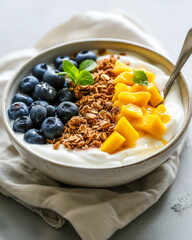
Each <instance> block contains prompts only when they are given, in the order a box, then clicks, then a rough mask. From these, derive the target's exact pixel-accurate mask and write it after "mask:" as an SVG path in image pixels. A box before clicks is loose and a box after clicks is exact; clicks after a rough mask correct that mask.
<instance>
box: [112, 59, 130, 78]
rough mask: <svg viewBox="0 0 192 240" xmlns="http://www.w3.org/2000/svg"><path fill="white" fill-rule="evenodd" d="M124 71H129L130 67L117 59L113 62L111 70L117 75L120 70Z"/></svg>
mask: <svg viewBox="0 0 192 240" xmlns="http://www.w3.org/2000/svg"><path fill="white" fill-rule="evenodd" d="M125 71H130V67H129V66H128V65H127V64H125V63H124V62H122V61H120V60H117V61H116V62H115V65H114V67H113V72H114V73H115V74H116V75H118V74H120V73H121V72H125Z"/></svg>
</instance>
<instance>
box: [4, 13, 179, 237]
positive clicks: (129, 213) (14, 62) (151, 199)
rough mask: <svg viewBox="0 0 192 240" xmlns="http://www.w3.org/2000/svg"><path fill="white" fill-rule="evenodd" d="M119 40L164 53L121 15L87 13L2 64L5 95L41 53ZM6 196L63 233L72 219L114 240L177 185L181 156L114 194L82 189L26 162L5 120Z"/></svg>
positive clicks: (85, 233) (89, 232)
mask: <svg viewBox="0 0 192 240" xmlns="http://www.w3.org/2000/svg"><path fill="white" fill-rule="evenodd" d="M91 37H116V38H121V39H127V40H132V41H135V42H138V43H141V44H144V45H147V46H150V47H152V48H154V49H157V50H158V51H161V52H163V53H164V51H163V50H162V49H161V46H160V45H159V43H158V42H157V41H156V40H154V39H153V38H152V37H151V36H150V35H148V34H147V33H146V32H145V31H144V30H143V29H142V28H141V27H140V26H138V24H137V23H135V22H134V21H133V20H131V19H129V18H128V17H127V16H126V15H124V14H121V13H106V12H105V13H102V12H86V13H84V14H82V13H81V14H79V15H76V16H74V17H73V18H71V19H70V20H68V21H67V22H66V23H64V24H62V25H60V26H59V27H57V28H55V29H53V30H51V31H50V32H49V33H48V34H47V35H45V36H44V37H43V38H42V39H41V40H40V41H39V42H38V43H36V45H35V47H34V48H31V49H23V50H20V51H17V52H14V53H11V54H9V55H7V56H6V57H3V58H1V59H0V93H1V94H2V92H3V88H4V85H5V83H6V82H7V81H8V80H9V79H10V78H11V77H12V75H13V74H14V73H15V71H16V70H17V69H18V68H19V67H20V66H21V65H22V64H23V63H24V62H25V61H26V60H27V59H29V58H30V57H32V56H34V55H35V54H37V53H38V52H39V51H41V50H43V49H45V48H47V47H50V46H53V45H55V44H58V43H62V42H65V41H69V40H74V39H81V38H91ZM0 120H1V121H0V142H1V144H0V192H1V193H3V194H5V195H6V196H9V197H11V198H13V199H15V200H16V201H18V202H20V203H21V204H23V205H24V206H26V207H28V208H29V209H31V210H32V211H34V212H36V213H38V214H39V215H40V216H41V217H42V218H43V219H44V220H45V221H46V222H47V223H48V224H50V225H51V226H53V227H55V228H60V227H62V226H63V224H64V223H65V220H68V221H69V222H70V223H71V224H72V225H73V227H74V228H75V229H76V231H77V232H78V234H79V235H80V237H81V238H82V239H85V240H103V239H108V238H109V237H110V236H111V235H112V234H113V233H114V232H115V231H116V230H117V229H120V228H122V227H124V226H125V225H127V224H128V223H129V222H130V221H132V220H133V219H135V218H136V217H137V216H138V215H139V214H141V213H143V212H144V211H145V210H146V209H147V208H149V207H150V206H151V205H152V204H154V203H155V202H156V201H157V200H158V199H159V197H160V196H161V195H162V193H163V192H164V191H165V190H166V189H167V188H168V187H169V186H170V184H171V183H172V182H173V180H174V178H175V176H176V173H177V168H178V164H179V153H180V151H181V148H182V147H181V146H180V147H179V149H177V151H176V152H175V153H174V154H173V155H172V156H171V157H170V158H169V159H168V160H167V161H166V162H165V163H164V164H162V165H161V166H160V167H159V168H158V169H156V170H155V171H153V172H152V173H150V174H148V175H147V176H145V177H143V178H141V179H139V180H137V181H134V182H132V183H128V184H125V185H123V186H120V187H115V188H111V189H91V188H88V189H87V188H78V187H71V186H67V185H64V184H60V183H58V182H56V181H55V180H52V179H50V178H48V177H46V176H45V175H43V174H42V173H41V172H39V171H38V170H37V169H35V168H34V167H33V166H31V165H30V164H28V163H26V162H25V161H24V160H22V159H21V156H20V155H19V154H18V153H17V151H16V150H15V148H14V147H13V145H12V144H11V142H10V140H9V139H8V136H7V134H6V132H5V130H4V128H3V126H2V119H0Z"/></svg>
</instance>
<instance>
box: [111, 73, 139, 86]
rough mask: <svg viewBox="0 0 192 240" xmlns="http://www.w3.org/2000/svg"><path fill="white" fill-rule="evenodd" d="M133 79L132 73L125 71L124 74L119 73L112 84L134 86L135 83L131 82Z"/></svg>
mask: <svg viewBox="0 0 192 240" xmlns="http://www.w3.org/2000/svg"><path fill="white" fill-rule="evenodd" d="M132 79H133V71H131V72H129V71H126V72H122V73H120V74H119V75H118V76H117V77H116V78H115V80H114V83H115V84H117V83H124V84H127V85H130V86H132V85H134V84H135V83H134V82H133V81H132Z"/></svg>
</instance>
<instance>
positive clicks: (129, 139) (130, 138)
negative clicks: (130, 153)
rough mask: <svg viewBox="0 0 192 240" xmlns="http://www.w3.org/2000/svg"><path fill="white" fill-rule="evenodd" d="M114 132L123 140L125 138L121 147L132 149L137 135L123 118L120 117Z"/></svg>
mask: <svg viewBox="0 0 192 240" xmlns="http://www.w3.org/2000/svg"><path fill="white" fill-rule="evenodd" d="M115 130H116V131H117V132H118V133H120V134H121V135H122V136H123V137H124V138H126V141H125V142H124V143H123V146H126V147H134V145H135V142H136V141H137V139H138V137H139V133H138V132H137V131H136V130H135V129H134V128H133V126H132V125H131V124H130V123H129V122H128V121H127V119H126V118H125V117H122V118H121V119H120V120H119V121H118V123H117V125H116V127H115Z"/></svg>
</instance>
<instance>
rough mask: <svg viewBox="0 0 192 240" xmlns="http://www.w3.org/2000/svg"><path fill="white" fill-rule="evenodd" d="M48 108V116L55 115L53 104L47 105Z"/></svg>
mask: <svg viewBox="0 0 192 240" xmlns="http://www.w3.org/2000/svg"><path fill="white" fill-rule="evenodd" d="M46 108H47V117H54V116H55V112H56V109H55V107H54V106H52V105H47V106H46Z"/></svg>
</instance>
